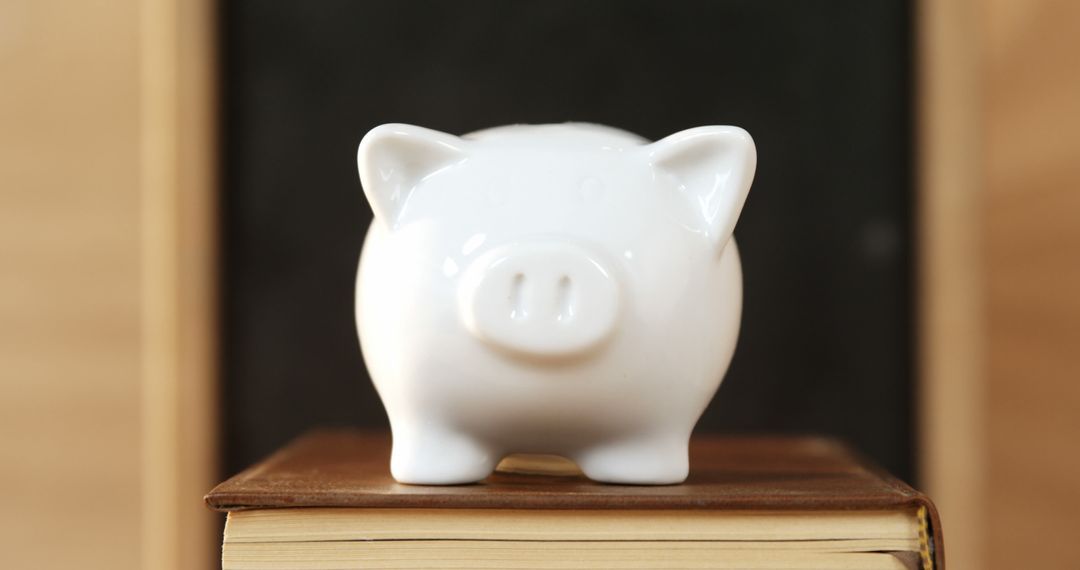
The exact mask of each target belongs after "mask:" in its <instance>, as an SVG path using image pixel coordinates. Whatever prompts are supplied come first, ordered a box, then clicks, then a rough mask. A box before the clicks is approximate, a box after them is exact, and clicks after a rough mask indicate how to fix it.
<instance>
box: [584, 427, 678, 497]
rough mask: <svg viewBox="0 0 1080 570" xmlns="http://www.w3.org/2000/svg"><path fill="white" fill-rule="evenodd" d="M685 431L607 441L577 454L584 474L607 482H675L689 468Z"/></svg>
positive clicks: (657, 483)
mask: <svg viewBox="0 0 1080 570" xmlns="http://www.w3.org/2000/svg"><path fill="white" fill-rule="evenodd" d="M689 439H690V438H689V437H688V436H685V435H680V436H672V435H655V434H653V435H646V436H639V437H636V438H629V439H622V440H619V441H615V442H609V443H604V444H602V445H598V446H596V447H593V448H590V449H588V450H586V451H584V452H582V453H579V454H577V456H576V457H575V458H574V459H575V460H576V461H577V464H578V466H579V467H581V470H582V472H584V473H585V476H586V477H588V478H589V479H592V480H593V481H601V482H604V483H624V484H630V485H672V484H675V483H682V482H683V481H684V480H686V475H687V473H688V472H689V459H688V456H687V444H688V442H689Z"/></svg>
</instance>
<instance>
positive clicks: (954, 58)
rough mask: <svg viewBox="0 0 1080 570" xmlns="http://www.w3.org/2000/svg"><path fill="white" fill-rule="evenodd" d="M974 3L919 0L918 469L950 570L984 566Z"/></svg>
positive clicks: (982, 415) (975, 26)
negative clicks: (940, 523) (937, 516)
mask: <svg viewBox="0 0 1080 570" xmlns="http://www.w3.org/2000/svg"><path fill="white" fill-rule="evenodd" d="M977 1H978V0H971V1H968V0H959V1H941V2H938V1H932V0H926V1H924V2H922V3H921V6H920V8H921V9H920V11H919V12H920V20H919V24H918V30H919V58H918V62H919V72H920V73H919V83H920V93H919V108H920V114H919V137H918V140H919V143H918V150H919V154H918V160H919V166H920V169H919V170H920V172H919V189H920V192H919V213H918V220H919V224H918V225H919V260H920V271H919V280H920V282H919V298H920V310H919V335H918V336H919V356H920V367H919V368H920V379H921V382H920V390H919V406H918V409H919V414H920V449H921V459H922V460H921V470H922V474H921V475H922V476H921V479H922V480H923V481H924V484H925V485H926V490H927V491H928V492H929V493H930V496H931V497H933V498H934V500H935V501H936V502H937V505H938V508H939V510H940V512H941V517H942V519H943V520H944V524H945V525H946V527H945V537H946V541H947V544H948V549H947V550H948V552H947V554H948V559H949V566H950V568H952V569H953V570H957V569H968V570H976V569H981V568H984V567H985V566H984V565H983V562H984V559H983V551H984V550H983V538H984V535H985V532H984V529H983V523H984V508H985V490H984V488H985V483H984V478H985V459H984V458H985V445H986V441H985V398H984V390H985V387H984V375H983V364H984V363H983V352H984V327H983V322H984V315H983V311H982V308H983V306H982V279H983V276H982V264H981V258H980V254H981V243H980V239H981V233H980V232H981V228H982V223H983V220H982V214H981V208H982V206H981V200H982V196H981V192H980V187H981V176H982V172H981V162H980V161H981V147H980V138H979V129H980V121H981V120H982V117H981V116H980V107H979V89H980V83H979V82H980V76H979V69H978V61H979V59H978V49H979V45H978V43H977V38H978V35H977V34H978V15H979V6H978V4H977Z"/></svg>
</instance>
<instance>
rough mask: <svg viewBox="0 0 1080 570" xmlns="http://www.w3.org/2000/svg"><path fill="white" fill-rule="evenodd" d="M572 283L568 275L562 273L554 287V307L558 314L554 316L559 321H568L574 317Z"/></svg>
mask: <svg viewBox="0 0 1080 570" xmlns="http://www.w3.org/2000/svg"><path fill="white" fill-rule="evenodd" d="M573 285H574V284H573V282H571V281H570V277H568V276H566V275H563V276H562V277H560V278H559V285H558V288H557V289H556V291H557V293H556V303H557V304H556V307H558V314H557V315H556V316H555V320H557V321H559V322H565V321H569V320H570V319H573V318H574V289H573Z"/></svg>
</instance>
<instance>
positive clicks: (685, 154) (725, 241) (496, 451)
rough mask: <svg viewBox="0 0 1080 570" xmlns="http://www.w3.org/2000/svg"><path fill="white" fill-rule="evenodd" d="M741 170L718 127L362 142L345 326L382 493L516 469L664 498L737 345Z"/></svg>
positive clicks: (746, 174) (557, 129)
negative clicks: (641, 487)
mask: <svg viewBox="0 0 1080 570" xmlns="http://www.w3.org/2000/svg"><path fill="white" fill-rule="evenodd" d="M755 164H756V153H755V150H754V144H753V141H752V139H751V138H750V136H749V135H748V134H747V133H746V132H745V131H743V130H742V129H739V128H737V127H722V126H710V127H698V128H694V129H689V130H686V131H682V132H679V133H676V134H674V135H671V136H669V137H667V138H664V139H662V140H660V141H658V142H654V143H649V142H648V141H645V140H644V139H642V138H640V137H638V136H636V135H633V134H630V133H627V132H625V131H621V130H618V129H613V128H610V127H604V126H600V125H590V124H574V123H568V124H560V125H535V126H533V125H515V126H506V127H498V128H494V129H488V130H485V131H480V132H477V133H473V134H470V135H466V136H464V137H456V136H453V135H449V134H445V133H440V132H437V131H432V130H429V129H424V128H421V127H416V126H411V125H401V124H391V125H382V126H380V127H377V128H375V129H373V130H372V131H371V132H369V133H368V134H367V136H365V137H364V140H363V141H362V142H361V143H360V150H359V154H358V165H359V169H360V178H361V182H362V184H363V188H364V192H365V194H366V196H367V199H368V201H369V203H370V204H371V207H372V210H373V211H374V213H375V221H374V222H373V223H372V225H371V228H370V229H369V231H368V235H367V240H366V241H365V244H364V250H363V253H362V254H361V258H360V268H359V273H358V277H357V289H356V311H357V314H356V318H357V325H358V328H359V332H360V341H361V347H362V349H363V354H364V358H365V361H366V362H367V365H368V369H369V371H370V372H371V376H372V379H373V381H374V383H375V386H376V388H377V389H378V392H379V395H380V397H381V398H382V401H383V404H384V405H385V406H386V410H387V413H388V415H389V417H390V423H391V428H392V430H393V436H394V448H393V454H392V459H391V472H392V473H393V475H394V477H395V478H396V479H397V480H398V481H400V482H403V483H413V484H456V483H467V482H472V481H478V480H480V479H483V478H484V477H486V476H488V475H489V474H490V473H491V472H492V471H493V470H494V468H495V465H496V464H497V463H498V461H499V460H500V459H501V458H502V457H503V456H505V455H507V454H509V453H516V452H525V453H552V454H559V455H564V456H566V457H568V458H570V459H572V460H574V461H576V462H577V463H578V465H579V466H580V467H581V469H582V471H583V472H584V473H585V475H586V476H588V477H590V478H592V479H595V480H598V481H606V482H617V483H638V484H670V483H678V482H681V481H683V480H684V479H685V478H686V476H687V468H688V467H687V442H688V440H689V437H690V432H691V430H692V429H693V427H694V424H695V423H696V422H697V420H698V418H699V417H700V415H701V413H702V411H704V409H705V406H706V405H707V404H708V402H709V400H710V399H711V398H712V396H713V394H714V393H715V392H716V389H717V387H719V385H720V381H721V379H722V378H723V375H724V373H725V372H726V370H727V367H728V364H729V362H730V360H731V355H732V352H733V351H734V347H735V342H736V338H737V336H738V327H739V317H740V312H741V307H742V270H741V266H740V263H739V254H738V250H737V248H736V246H735V243H734V240H733V239H732V237H731V235H732V231H733V229H734V227H735V223H736V221H737V220H738V217H739V213H740V212H741V210H742V206H743V203H744V201H745V200H746V195H747V192H748V191H749V188H750V183H751V181H752V179H753V175H754V168H755Z"/></svg>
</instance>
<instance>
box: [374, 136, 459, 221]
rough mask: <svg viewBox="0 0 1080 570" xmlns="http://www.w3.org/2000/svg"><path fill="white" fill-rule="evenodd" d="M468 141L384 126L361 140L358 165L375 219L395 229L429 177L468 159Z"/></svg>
mask: <svg viewBox="0 0 1080 570" xmlns="http://www.w3.org/2000/svg"><path fill="white" fill-rule="evenodd" d="M464 145H465V141H463V140H461V139H460V138H458V137H455V136H453V135H448V134H446V133H440V132H439V131H433V130H431V129H425V128H423V127H415V126H413V125H404V124H387V125H380V126H378V127H375V128H374V129H371V131H369V132H368V134H366V135H364V139H363V140H362V141H360V149H359V150H358V151H357V153H356V165H357V168H358V169H359V170H360V183H361V184H362V185H363V187H364V195H365V196H367V200H368V203H369V204H371V209H372V211H374V212H375V219H376V220H380V221H381V222H382V223H384V224H386V225H387V227H388V228H391V229H393V228H394V226H395V225H396V224H397V220H398V217H399V216H400V215H401V211H402V209H404V207H405V203H406V202H407V201H408V199H409V195H410V194H411V193H412V190H413V188H414V187H415V186H416V185H417V184H418V183H419V182H420V181H421V180H423V179H424V178H425V177H427V176H428V175H430V174H433V173H435V172H437V171H439V170H441V169H443V168H446V167H447V166H450V165H452V164H456V163H458V162H461V161H462V160H465V151H464V150H463V148H464Z"/></svg>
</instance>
